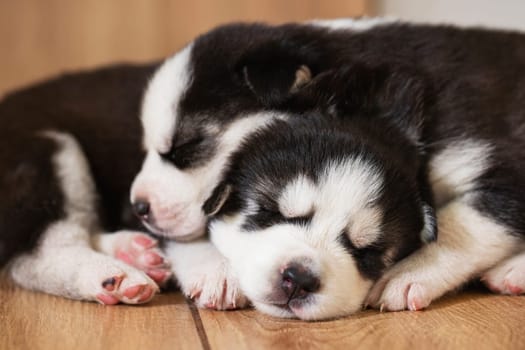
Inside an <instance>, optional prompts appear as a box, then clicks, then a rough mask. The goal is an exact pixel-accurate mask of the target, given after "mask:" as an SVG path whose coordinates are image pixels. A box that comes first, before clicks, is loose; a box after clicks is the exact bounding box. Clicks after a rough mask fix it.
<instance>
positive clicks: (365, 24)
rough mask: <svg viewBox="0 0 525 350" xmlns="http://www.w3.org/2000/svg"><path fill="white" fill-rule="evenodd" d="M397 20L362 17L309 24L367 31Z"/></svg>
mask: <svg viewBox="0 0 525 350" xmlns="http://www.w3.org/2000/svg"><path fill="white" fill-rule="evenodd" d="M396 21H397V20H396V19H395V18H391V17H372V18H369V17H362V18H338V19H330V20H319V19H317V20H313V21H310V22H308V23H310V24H312V25H315V26H319V27H326V28H329V29H332V30H349V29H350V30H354V31H366V30H369V29H372V28H374V27H377V26H379V25H383V24H390V23H393V22H396Z"/></svg>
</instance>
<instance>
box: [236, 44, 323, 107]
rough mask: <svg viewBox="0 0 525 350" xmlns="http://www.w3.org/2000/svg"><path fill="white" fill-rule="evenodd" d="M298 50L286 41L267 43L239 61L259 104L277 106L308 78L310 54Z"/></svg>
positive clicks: (308, 80)
mask: <svg viewBox="0 0 525 350" xmlns="http://www.w3.org/2000/svg"><path fill="white" fill-rule="evenodd" d="M300 51H301V50H300V48H294V47H293V46H292V45H291V44H289V43H270V44H266V45H263V46H261V47H258V48H256V49H254V50H252V51H251V52H249V54H247V55H246V56H245V57H244V58H243V59H242V60H241V61H240V63H239V64H238V70H240V72H239V74H240V75H241V77H242V79H243V81H244V83H245V84H246V86H248V87H249V89H250V90H251V91H252V92H253V94H254V95H255V96H256V97H257V99H258V100H259V101H260V102H261V103H262V104H264V105H265V106H267V107H273V106H277V105H279V104H281V103H282V102H283V101H285V100H286V99H287V98H288V97H289V96H290V95H291V94H293V93H295V92H297V91H298V90H300V89H301V88H302V87H304V86H305V85H306V84H308V83H309V82H310V81H311V80H312V73H313V72H312V69H313V67H312V64H311V62H312V60H313V59H312V57H310V56H312V55H308V54H304V55H303V54H302V53H301V52H300Z"/></svg>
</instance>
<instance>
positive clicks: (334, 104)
mask: <svg viewBox="0 0 525 350" xmlns="http://www.w3.org/2000/svg"><path fill="white" fill-rule="evenodd" d="M426 90H427V85H426V81H425V79H424V78H423V76H422V75H421V74H419V73H418V72H415V71H413V70H411V69H408V68H406V67H404V66H400V65H396V64H392V65H379V66H370V65H368V64H364V63H352V64H349V65H346V66H343V67H340V68H337V69H334V70H330V71H325V72H323V73H320V74H318V75H317V76H316V77H314V78H313V80H312V81H311V83H310V84H308V86H307V87H306V88H304V89H303V90H302V91H300V92H299V93H298V94H295V95H294V96H293V98H292V99H290V101H288V103H287V106H289V107H290V108H291V109H292V110H296V111H300V110H302V109H309V108H321V109H323V110H325V111H326V113H328V114H329V115H334V114H335V116H336V117H337V118H340V119H345V118H353V117H355V116H356V115H360V116H365V117H371V118H379V119H381V120H383V121H384V122H386V123H387V124H390V125H393V126H395V127H397V129H398V130H399V131H401V132H402V133H403V134H405V135H406V136H407V137H408V139H409V140H410V141H412V142H413V143H415V144H417V143H418V141H419V138H420V136H421V126H422V123H423V117H424V109H425V99H426V96H427V92H426Z"/></svg>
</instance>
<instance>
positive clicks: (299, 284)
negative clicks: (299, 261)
mask: <svg viewBox="0 0 525 350" xmlns="http://www.w3.org/2000/svg"><path fill="white" fill-rule="evenodd" d="M320 284H321V283H320V282H319V278H317V277H316V276H315V275H314V274H313V273H312V272H311V271H309V270H308V269H306V268H305V267H303V266H300V265H291V266H290V267H288V268H286V269H285V270H284V271H283V277H282V283H281V288H282V289H283V290H284V292H285V293H286V295H287V296H288V301H290V300H292V299H300V298H304V297H306V296H307V295H308V294H309V293H314V292H316V291H318V290H319V287H320Z"/></svg>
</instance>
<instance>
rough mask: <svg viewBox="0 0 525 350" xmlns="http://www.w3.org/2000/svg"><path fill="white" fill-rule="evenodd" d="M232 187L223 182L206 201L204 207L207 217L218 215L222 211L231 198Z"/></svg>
mask: <svg viewBox="0 0 525 350" xmlns="http://www.w3.org/2000/svg"><path fill="white" fill-rule="evenodd" d="M231 190H232V188H231V185H229V184H226V183H225V182H222V183H221V184H219V185H218V186H217V187H215V189H214V190H213V193H212V194H211V196H210V197H209V198H208V199H207V200H206V202H205V203H204V205H203V206H202V210H203V211H204V214H206V215H207V216H214V215H216V214H217V213H218V212H219V211H220V210H221V209H222V206H223V205H224V203H226V200H227V199H228V198H229V197H230V194H231Z"/></svg>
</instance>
